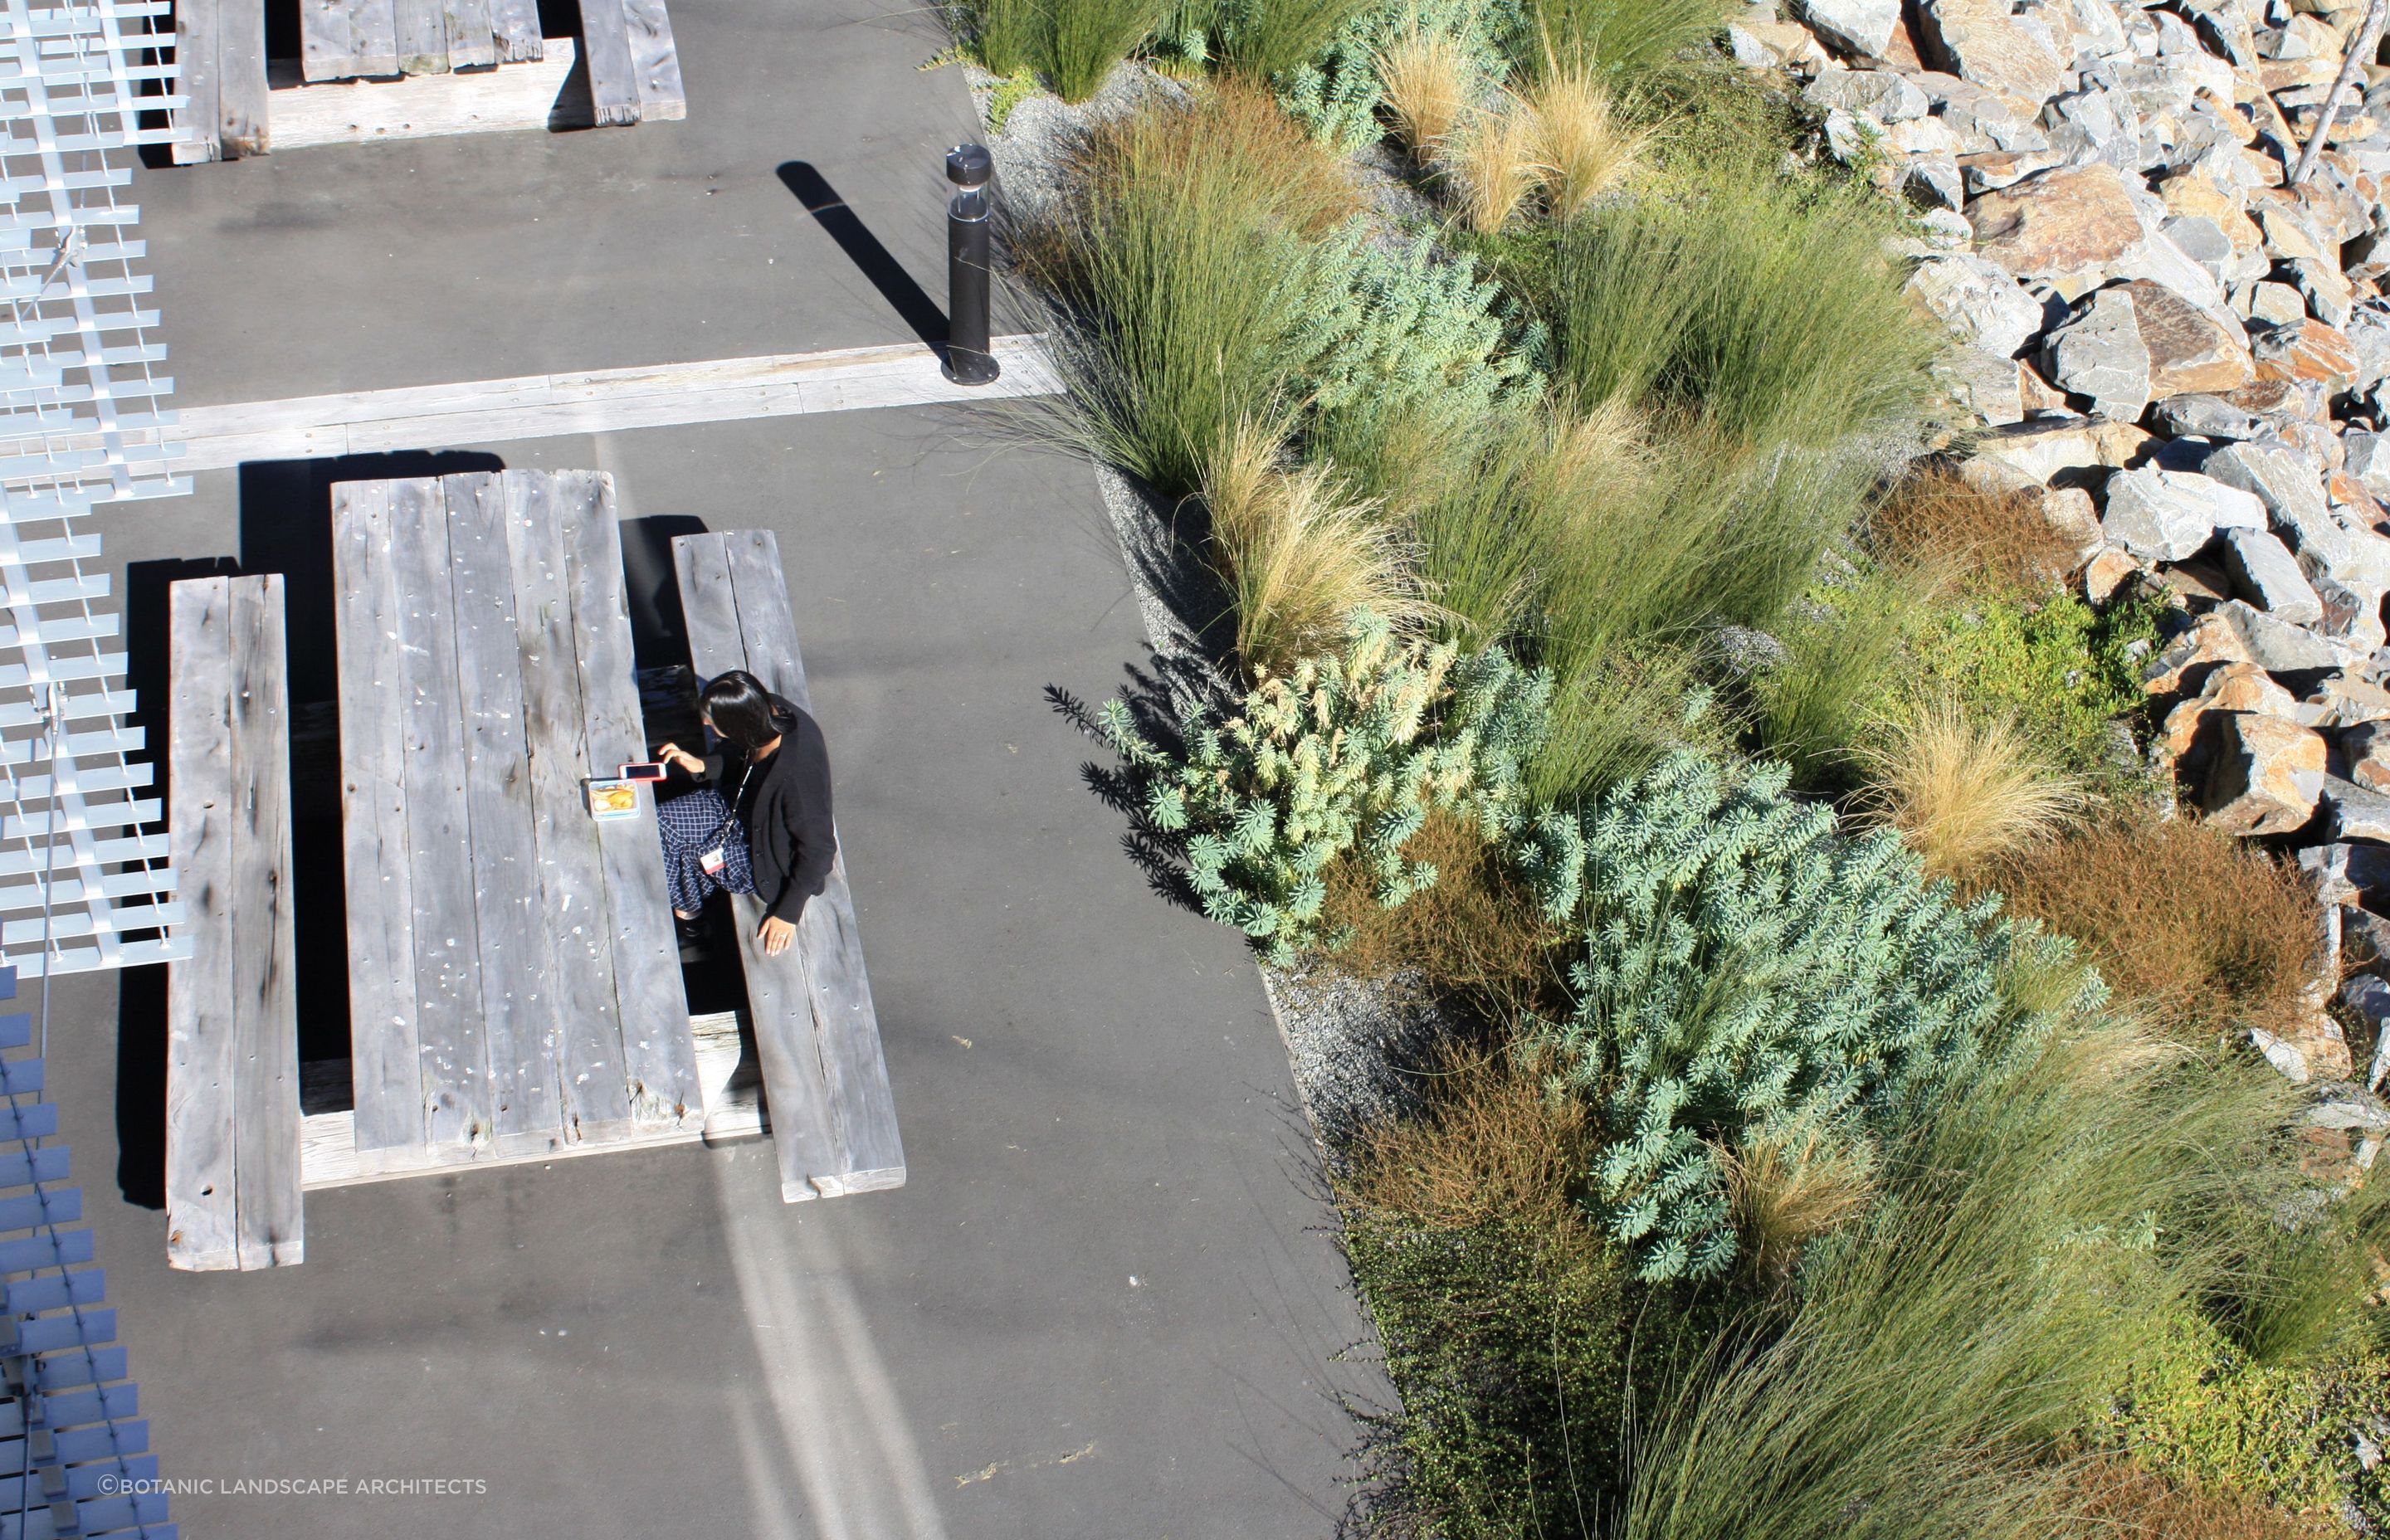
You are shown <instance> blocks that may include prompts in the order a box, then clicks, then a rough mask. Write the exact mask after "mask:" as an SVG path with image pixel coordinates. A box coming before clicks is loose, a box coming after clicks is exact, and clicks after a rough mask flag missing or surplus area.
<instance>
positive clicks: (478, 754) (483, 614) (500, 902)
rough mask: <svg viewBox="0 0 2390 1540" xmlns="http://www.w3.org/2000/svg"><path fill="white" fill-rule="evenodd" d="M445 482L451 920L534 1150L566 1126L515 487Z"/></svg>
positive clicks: (508, 1132)
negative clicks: (465, 857)
mask: <svg viewBox="0 0 2390 1540" xmlns="http://www.w3.org/2000/svg"><path fill="white" fill-rule="evenodd" d="M442 491H443V494H444V495H445V497H446V500H447V505H448V562H449V573H450V578H451V582H452V584H453V585H454V587H453V592H454V596H455V601H456V608H455V610H454V611H453V614H454V623H455V628H456V700H457V702H458V705H459V707H460V709H461V711H462V712H463V716H464V727H465V738H464V751H465V756H464V757H465V812H466V817H467V821H468V827H469V829H470V831H471V836H472V883H473V892H472V896H471V901H470V903H469V905H467V907H466V908H465V909H464V910H462V911H461V917H462V918H461V921H452V923H457V922H463V923H470V924H471V925H472V927H473V933H474V937H475V940H476V942H477V943H478V945H479V947H480V964H481V967H480V977H481V982H482V1023H483V1029H484V1031H485V1033H487V1036H486V1038H485V1042H486V1043H487V1046H488V1055H489V1066H490V1113H491V1117H492V1122H493V1127H494V1128H495V1133H496V1136H497V1139H498V1144H499V1148H500V1149H510V1148H512V1149H520V1148H533V1149H536V1148H539V1147H541V1146H542V1145H546V1144H553V1143H556V1142H558V1141H559V1140H560V1138H561V1131H562V1129H563V1125H564V1119H563V1114H562V1112H561V1110H559V1105H558V1095H559V1072H558V1068H557V1044H558V1041H559V1035H560V1032H561V1027H560V1024H559V1021H558V1020H557V1014H556V961H555V956H554V953H553V952H552V950H551V949H550V946H549V943H548V926H549V917H548V915H547V913H546V905H544V904H543V903H542V900H541V895H540V881H539V877H540V872H539V852H538V847H537V842H536V838H535V836H534V834H533V812H532V800H531V764H530V758H529V752H528V746H527V745H526V743H525V741H524V736H523V678H522V671H523V657H522V649H521V635H520V629H519V626H518V622H517V621H516V617H515V585H514V566H513V562H512V560H511V558H509V556H508V540H507V530H506V521H507V509H506V493H505V491H504V489H503V488H502V487H501V486H500V484H499V481H498V478H497V477H496V476H495V475H493V474H491V473H490V472H488V471H472V472H468V473H466V474H463V475H456V476H450V477H446V478H444V479H443V482H442Z"/></svg>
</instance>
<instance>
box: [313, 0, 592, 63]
mask: <svg viewBox="0 0 2390 1540" xmlns="http://www.w3.org/2000/svg"><path fill="white" fill-rule="evenodd" d="M299 38H300V53H299V69H300V74H301V75H302V78H304V79H306V80H310V81H324V80H355V79H358V78H360V77H365V76H376V75H382V76H387V75H444V74H447V73H448V72H449V71H453V70H475V69H486V68H489V67H491V66H494V65H499V64H511V63H516V62H520V61H521V60H525V59H535V58H539V57H540V56H541V52H542V48H543V46H544V40H543V39H542V38H541V36H540V32H539V5H538V0H299Z"/></svg>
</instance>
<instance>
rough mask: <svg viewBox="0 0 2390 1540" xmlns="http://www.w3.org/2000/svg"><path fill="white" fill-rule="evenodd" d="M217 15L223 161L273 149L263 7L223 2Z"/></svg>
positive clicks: (239, 0) (249, 0)
mask: <svg viewBox="0 0 2390 1540" xmlns="http://www.w3.org/2000/svg"><path fill="white" fill-rule="evenodd" d="M219 6H220V8H219V9H218V12H217V16H216V25H217V28H218V31H217V33H216V139H217V143H218V145H219V146H220V147H221V154H222V156H223V158H224V159H225V160H232V159H234V158H236V157H238V156H245V155H263V154H264V153H265V152H266V151H267V150H268V149H270V148H273V144H272V140H273V135H272V133H271V131H270V125H269V122H268V109H267V106H266V94H267V85H266V79H265V7H264V6H263V5H260V4H256V3H255V0H219Z"/></svg>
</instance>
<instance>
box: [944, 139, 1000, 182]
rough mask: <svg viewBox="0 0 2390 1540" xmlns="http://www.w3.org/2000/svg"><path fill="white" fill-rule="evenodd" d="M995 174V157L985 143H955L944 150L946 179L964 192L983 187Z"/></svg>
mask: <svg viewBox="0 0 2390 1540" xmlns="http://www.w3.org/2000/svg"><path fill="white" fill-rule="evenodd" d="M995 174H996V158H995V157H994V156H992V155H990V154H988V152H987V147H986V146H985V145H957V146H956V147H955V148H952V149H950V150H948V151H946V180H947V181H949V182H952V183H953V184H954V185H955V186H957V187H960V188H962V189H963V190H965V191H966V192H968V191H970V189H971V188H973V187H984V186H987V179H988V178H989V177H991V176H993V175H995Z"/></svg>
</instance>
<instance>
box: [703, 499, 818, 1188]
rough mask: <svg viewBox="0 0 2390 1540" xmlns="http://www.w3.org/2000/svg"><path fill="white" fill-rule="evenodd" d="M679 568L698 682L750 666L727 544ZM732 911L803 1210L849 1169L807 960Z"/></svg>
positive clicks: (785, 1183) (789, 1176) (785, 1165)
mask: <svg viewBox="0 0 2390 1540" xmlns="http://www.w3.org/2000/svg"><path fill="white" fill-rule="evenodd" d="M673 568H674V571H675V573H676V574H677V575H678V578H679V583H680V602H681V620H682V624H681V631H682V634H683V635H686V636H687V638H688V652H689V666H690V667H691V668H692V669H694V670H695V671H696V673H697V676H698V678H699V680H700V682H701V681H704V680H709V679H712V678H714V677H715V676H716V675H719V674H727V673H729V672H730V671H731V670H733V669H744V668H747V667H748V664H749V661H750V660H749V656H748V640H749V638H748V635H747V634H746V630H745V628H744V627H743V626H742V625H741V623H740V619H739V599H738V594H737V591H736V590H735V588H734V587H733V586H732V580H731V569H730V561H729V555H728V552H727V551H726V549H725V547H724V544H723V541H722V539H721V537H719V536H716V535H682V536H679V537H677V538H676V539H675V540H674V541H673ZM807 907H811V905H807ZM731 913H732V914H733V916H734V917H736V919H737V923H738V930H739V964H740V967H741V969H742V970H743V971H744V973H745V974H746V979H747V1004H748V1008H749V1014H750V1017H751V1019H752V1024H753V1026H754V1029H755V1054H756V1058H757V1059H758V1060H759V1061H760V1063H761V1065H762V1068H763V1071H764V1095H765V1099H766V1100H767V1101H768V1102H769V1103H770V1107H771V1114H772V1142H773V1146H774V1148H775V1149H776V1150H777V1156H778V1160H779V1166H780V1198H781V1200H782V1201H784V1202H790V1203H796V1202H803V1200H807V1199H810V1198H816V1197H820V1196H822V1195H823V1194H824V1193H825V1192H836V1191H840V1190H842V1188H841V1187H837V1186H836V1185H835V1184H836V1182H837V1180H838V1178H839V1177H841V1176H842V1174H844V1172H845V1171H846V1169H847V1167H848V1165H849V1163H850V1162H849V1161H848V1160H847V1158H846V1152H845V1150H844V1149H843V1148H842V1145H841V1143H840V1140H839V1121H838V1117H837V1114H836V1112H835V1111H834V1110H832V1108H831V1105H830V1087H829V1076H828V1074H827V1072H825V1071H824V1069H823V1066H822V1061H821V1052H820V1048H819V1045H818V1041H817V1040H818V1035H819V1034H818V1033H817V1032H816V1028H815V1025H814V1020H813V1016H814V1013H813V1003H812V995H811V992H810V990H809V988H808V986H807V985H806V983H805V979H804V969H803V961H802V958H801V957H800V956H798V954H797V953H796V951H795V950H794V949H791V950H790V951H789V952H786V953H783V954H782V955H781V956H777V957H771V956H765V953H764V949H763V943H761V941H760V940H758V938H757V936H756V931H757V930H758V928H759V927H760V926H761V925H762V923H763V918H764V910H763V905H761V904H760V903H758V902H757V901H756V900H755V899H754V898H753V897H752V895H749V894H743V893H742V894H738V895H735V896H734V897H733V898H732V899H731ZM826 1184H828V1185H826Z"/></svg>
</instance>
